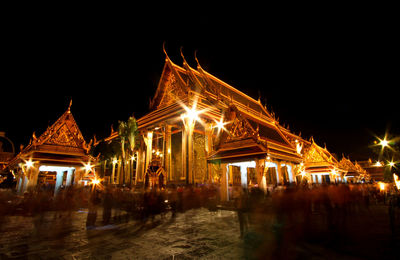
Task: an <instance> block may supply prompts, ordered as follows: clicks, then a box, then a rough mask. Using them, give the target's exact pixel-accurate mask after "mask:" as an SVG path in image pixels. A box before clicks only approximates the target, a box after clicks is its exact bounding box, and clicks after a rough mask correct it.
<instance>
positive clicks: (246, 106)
mask: <svg viewBox="0 0 400 260" xmlns="http://www.w3.org/2000/svg"><path fill="white" fill-rule="evenodd" d="M182 58H183V67H181V66H178V65H176V64H174V63H173V62H172V61H171V60H170V59H169V57H168V55H166V60H165V65H164V68H163V72H162V75H161V78H160V81H159V84H158V87H157V90H156V93H155V95H154V97H153V99H152V100H151V102H150V113H148V114H147V115H145V116H143V117H142V118H139V119H138V121H137V122H138V126H139V131H140V134H141V137H142V139H141V140H142V143H141V146H140V149H139V151H138V152H137V166H136V178H135V182H136V183H143V184H144V185H145V186H165V185H166V184H167V183H176V184H179V183H185V184H196V183H207V182H213V183H220V184H221V188H222V190H223V194H222V196H223V197H224V198H225V199H227V198H228V197H229V196H230V192H229V191H230V190H232V187H242V186H243V187H251V186H259V187H263V188H267V186H268V185H279V184H286V183H293V182H296V173H295V169H297V168H298V165H299V164H300V163H301V162H302V160H303V158H302V156H301V155H300V153H299V151H298V147H297V146H296V142H299V140H302V139H301V138H300V137H298V136H296V135H294V134H292V133H290V134H289V133H288V130H286V129H285V130H283V127H282V126H280V125H279V122H278V121H277V120H276V119H275V118H274V116H273V115H271V113H269V112H268V111H267V109H266V108H265V107H264V106H263V105H262V104H261V102H260V101H259V100H254V99H253V98H251V97H249V96H247V95H246V94H244V93H242V92H240V91H239V90H237V89H235V88H234V87H232V86H230V85H229V84H227V83H225V82H223V81H221V80H219V79H218V78H216V77H215V76H213V75H211V74H209V73H208V72H206V71H205V70H204V69H203V68H202V67H201V66H200V64H199V63H198V64H197V69H194V68H192V67H190V66H189V65H188V63H187V62H186V60H185V58H184V57H183V55H182ZM196 60H197V59H196Z"/></svg>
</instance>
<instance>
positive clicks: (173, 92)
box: [157, 73, 186, 109]
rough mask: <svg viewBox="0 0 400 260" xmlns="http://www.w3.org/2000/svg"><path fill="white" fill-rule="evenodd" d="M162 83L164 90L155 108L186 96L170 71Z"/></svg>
mask: <svg viewBox="0 0 400 260" xmlns="http://www.w3.org/2000/svg"><path fill="white" fill-rule="evenodd" d="M164 84H165V86H164V90H163V93H162V96H161V99H160V103H159V104H158V106H157V109H159V108H162V107H166V106H169V105H171V104H173V103H175V102H177V101H179V100H183V99H184V98H185V97H186V93H185V92H184V91H183V89H182V88H181V87H180V86H179V84H178V82H177V79H176V76H175V75H174V74H172V73H171V74H170V75H169V77H168V79H167V80H166V82H165V83H164Z"/></svg>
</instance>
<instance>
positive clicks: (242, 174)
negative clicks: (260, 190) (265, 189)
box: [240, 166, 247, 188]
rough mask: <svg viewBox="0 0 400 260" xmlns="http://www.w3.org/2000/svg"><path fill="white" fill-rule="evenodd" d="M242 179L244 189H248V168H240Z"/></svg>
mask: <svg viewBox="0 0 400 260" xmlns="http://www.w3.org/2000/svg"><path fill="white" fill-rule="evenodd" d="M240 177H241V180H240V181H241V184H242V187H244V188H247V167H246V166H240Z"/></svg>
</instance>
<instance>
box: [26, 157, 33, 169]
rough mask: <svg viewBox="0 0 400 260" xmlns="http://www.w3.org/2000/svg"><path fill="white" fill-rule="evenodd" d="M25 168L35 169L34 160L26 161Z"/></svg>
mask: <svg viewBox="0 0 400 260" xmlns="http://www.w3.org/2000/svg"><path fill="white" fill-rule="evenodd" d="M25 166H26V168H27V169H29V168H31V167H33V162H32V159H29V160H28V161H25Z"/></svg>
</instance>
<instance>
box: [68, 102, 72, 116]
mask: <svg viewBox="0 0 400 260" xmlns="http://www.w3.org/2000/svg"><path fill="white" fill-rule="evenodd" d="M71 106H72V98H71V100H70V101H69V106H68V109H67V112H68V113H71Z"/></svg>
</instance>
